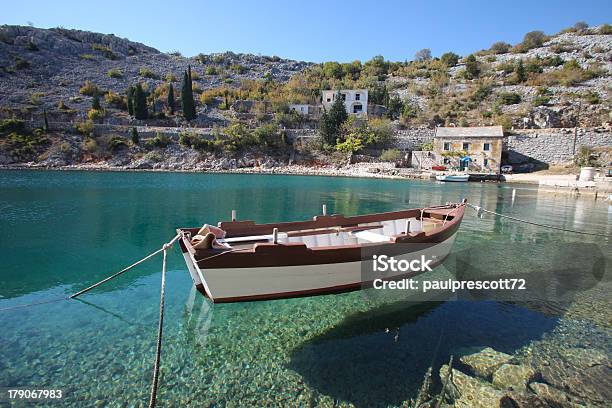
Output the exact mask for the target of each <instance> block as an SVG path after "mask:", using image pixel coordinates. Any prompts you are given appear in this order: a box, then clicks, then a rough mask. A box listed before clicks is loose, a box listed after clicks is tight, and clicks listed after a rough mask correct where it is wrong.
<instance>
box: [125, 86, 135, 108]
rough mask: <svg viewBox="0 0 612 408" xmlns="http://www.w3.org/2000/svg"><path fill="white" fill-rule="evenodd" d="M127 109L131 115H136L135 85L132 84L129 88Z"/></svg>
mask: <svg viewBox="0 0 612 408" xmlns="http://www.w3.org/2000/svg"><path fill="white" fill-rule="evenodd" d="M126 93H127V109H128V113H129V114H130V116H134V86H133V85H130V86H129V87H128V89H127V92H126Z"/></svg>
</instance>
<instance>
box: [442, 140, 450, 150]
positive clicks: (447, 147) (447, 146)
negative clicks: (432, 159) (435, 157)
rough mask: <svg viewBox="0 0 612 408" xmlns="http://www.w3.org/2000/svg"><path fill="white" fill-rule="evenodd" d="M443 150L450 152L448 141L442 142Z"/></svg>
mask: <svg viewBox="0 0 612 408" xmlns="http://www.w3.org/2000/svg"><path fill="white" fill-rule="evenodd" d="M443 149H444V151H446V152H450V149H451V144H450V143H449V142H446V143H444V147H443Z"/></svg>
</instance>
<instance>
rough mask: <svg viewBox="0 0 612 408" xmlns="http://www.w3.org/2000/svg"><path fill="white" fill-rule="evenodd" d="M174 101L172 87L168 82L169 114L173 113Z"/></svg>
mask: <svg viewBox="0 0 612 408" xmlns="http://www.w3.org/2000/svg"><path fill="white" fill-rule="evenodd" d="M174 103H175V102H174V87H173V86H172V83H170V84H168V109H169V110H170V114H171V115H174Z"/></svg>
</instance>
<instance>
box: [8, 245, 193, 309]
mask: <svg viewBox="0 0 612 408" xmlns="http://www.w3.org/2000/svg"><path fill="white" fill-rule="evenodd" d="M182 235H183V234H182V233H179V234H177V235H176V236H175V237H174V238H172V239H171V240H170V241H169V242H168V243H166V244H164V246H162V247H161V248H160V249H158V250H157V251H155V252H152V253H150V254H149V255H147V256H145V257H144V258H142V259H141V260H139V261H137V262H134V263H133V264H131V265H130V266H128V267H125V268H123V269H122V270H120V271H119V272H117V273H114V274H112V275H111V276H109V277H107V278H104V279H102V280H101V281H100V282H97V283H94V284H93V285H91V286H88V287H87V288H85V289H83V290H80V291H78V292H76V293H73V294H72V295H70V296H63V297H58V298H55V299H49V300H43V301H39V302H32V303H25V304H21V305H16V306H9V307H5V308H2V309H0V312H5V311H9V310H14V309H22V308H26V307H32V306H38V305H44V304H47V303H53V302H59V301H61V300H68V299H74V298H76V297H78V296H80V295H82V294H83V293H86V292H89V291H90V290H92V289H93V288H96V287H98V286H100V285H102V284H103V283H106V282H108V281H110V280H111V279H114V278H116V277H117V276H119V275H121V274H123V273H124V272H127V271H129V270H130V269H132V268H134V267H136V266H138V265H140V264H141V263H143V262H144V261H146V260H148V259H151V258H152V257H154V256H155V255H157V254H159V253H160V252H162V251H164V247H165V246H166V245H168V246H172V244H174V243H175V242H176V240H177V239H179V238H180V237H181V236H182Z"/></svg>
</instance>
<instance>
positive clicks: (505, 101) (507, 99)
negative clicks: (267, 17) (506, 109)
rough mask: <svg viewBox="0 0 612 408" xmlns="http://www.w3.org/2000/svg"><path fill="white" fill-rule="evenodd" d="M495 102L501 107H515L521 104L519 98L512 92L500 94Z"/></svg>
mask: <svg viewBox="0 0 612 408" xmlns="http://www.w3.org/2000/svg"><path fill="white" fill-rule="evenodd" d="M497 101H498V102H499V103H500V104H502V105H515V104H517V103H521V96H520V95H519V94H517V93H514V92H501V93H500V94H499V95H498V97H497Z"/></svg>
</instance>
